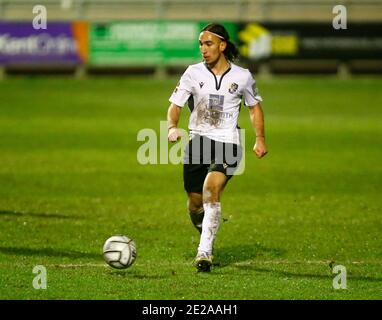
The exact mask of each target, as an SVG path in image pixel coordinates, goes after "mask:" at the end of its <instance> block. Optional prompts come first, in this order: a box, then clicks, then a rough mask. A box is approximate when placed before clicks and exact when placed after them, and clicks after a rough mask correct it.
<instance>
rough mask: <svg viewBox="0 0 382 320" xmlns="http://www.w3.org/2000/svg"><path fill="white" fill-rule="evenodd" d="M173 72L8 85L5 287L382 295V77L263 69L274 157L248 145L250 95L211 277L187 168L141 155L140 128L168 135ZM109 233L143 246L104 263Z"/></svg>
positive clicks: (0, 162)
mask: <svg viewBox="0 0 382 320" xmlns="http://www.w3.org/2000/svg"><path fill="white" fill-rule="evenodd" d="M177 81H178V79H177V78H170V79H167V80H165V81H159V80H155V79H151V78H141V77H136V78H94V79H87V80H74V79H71V78H10V79H7V80H5V81H2V82H0V299H193V300H194V299H381V298H382V240H381V230H382V222H381V208H382V206H381V204H382V200H381V199H382V197H381V195H382V165H381V163H382V145H381V143H382V90H381V88H382V79H379V78H356V79H350V80H338V79H334V78H324V77H322V78H309V77H304V78H292V77H288V78H275V79H269V80H266V79H264V80H261V79H259V80H258V86H259V89H260V92H261V93H262V95H263V98H264V103H263V108H264V111H265V116H266V137H267V145H268V149H269V154H268V155H267V156H266V157H265V158H264V159H261V160H258V159H257V158H256V157H255V156H254V155H253V154H252V153H251V149H252V146H253V143H254V134H253V132H252V130H251V128H250V122H249V117H248V112H247V110H245V109H244V108H242V111H241V116H240V125H241V127H242V128H245V129H246V130H247V134H246V168H245V172H244V174H243V175H241V176H237V177H234V178H233V179H232V180H231V181H230V182H229V184H228V186H227V188H226V190H225V192H224V194H223V197H222V208H223V218H224V222H222V224H221V228H220V230H219V233H218V237H217V240H216V242H215V256H216V258H217V261H218V265H217V266H215V267H214V269H213V271H212V272H211V273H207V274H198V273H196V272H195V270H194V268H193V266H192V260H193V258H194V255H195V253H196V251H195V250H196V247H197V244H198V233H197V231H196V230H195V229H194V228H193V226H192V225H191V223H190V221H189V218H188V213H187V210H186V196H185V193H184V191H183V186H182V167H181V165H173V164H168V165H164V164H158V165H140V164H138V162H137V149H138V148H139V147H140V146H141V145H142V142H139V141H137V133H138V131H139V130H140V129H143V128H152V129H154V130H155V131H156V132H158V133H159V122H160V121H161V120H165V119H166V112H167V107H168V105H169V103H168V97H169V95H170V94H171V92H172V90H173V88H174V87H175V85H176V83H177ZM188 114H189V113H188V110H186V109H185V110H183V112H182V120H181V126H182V127H183V128H185V127H186V123H187V119H188ZM113 234H126V235H128V236H130V237H132V238H134V239H135V241H136V243H137V247H138V257H137V260H136V262H135V263H134V264H133V266H132V267H131V268H129V269H126V270H122V271H118V270H114V269H112V268H110V267H108V266H106V265H105V263H104V262H103V258H102V246H103V243H104V241H105V239H107V238H108V237H109V236H111V235H113ZM36 265H43V266H45V267H46V270H47V289H46V290H43V289H40V290H36V289H34V287H33V285H32V282H33V279H34V277H35V276H36V274H34V273H33V272H32V270H33V268H34V266H36ZM336 265H343V266H345V267H346V271H347V278H346V286H347V288H346V289H339V290H335V289H334V288H333V279H334V277H335V276H336V274H334V273H333V272H332V269H331V266H332V267H333V266H336Z"/></svg>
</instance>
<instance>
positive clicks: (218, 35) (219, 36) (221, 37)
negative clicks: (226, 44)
mask: <svg viewBox="0 0 382 320" xmlns="http://www.w3.org/2000/svg"><path fill="white" fill-rule="evenodd" d="M203 32H209V33H212V34H213V35H215V36H217V37H218V38H220V39H222V40H224V41H227V40H226V39H225V38H224V37H223V36H221V35H220V34H217V33H215V32H212V31H208V30H204V31H203Z"/></svg>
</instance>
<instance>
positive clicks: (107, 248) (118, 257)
mask: <svg viewBox="0 0 382 320" xmlns="http://www.w3.org/2000/svg"><path fill="white" fill-rule="evenodd" d="M136 257H137V246H136V244H135V241H134V240H133V239H130V238H129V237H127V236H124V235H115V236H112V237H110V238H109V239H107V240H106V241H105V244H104V245H103V258H104V259H105V261H106V263H107V264H108V265H109V266H111V267H113V268H116V269H126V268H128V267H130V266H131V265H132V264H133V263H134V261H135V259H136Z"/></svg>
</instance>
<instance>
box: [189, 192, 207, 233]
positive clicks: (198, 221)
mask: <svg viewBox="0 0 382 320" xmlns="http://www.w3.org/2000/svg"><path fill="white" fill-rule="evenodd" d="M187 194H188V199H187V207H188V212H189V214H190V218H191V221H192V223H193V224H194V226H195V228H196V229H197V230H198V231H199V233H202V223H203V218H204V208H203V195H202V193H201V192H187Z"/></svg>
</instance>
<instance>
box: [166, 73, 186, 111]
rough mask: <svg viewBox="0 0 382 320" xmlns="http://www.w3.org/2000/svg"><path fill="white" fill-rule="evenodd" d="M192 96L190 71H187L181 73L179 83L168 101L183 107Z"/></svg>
mask: <svg viewBox="0 0 382 320" xmlns="http://www.w3.org/2000/svg"><path fill="white" fill-rule="evenodd" d="M191 94H192V81H191V75H190V70H189V68H187V70H186V71H185V72H184V73H183V75H182V77H181V78H180V81H179V83H178V84H177V86H176V88H175V90H174V92H173V93H172V95H171V97H170V99H169V101H170V102H171V103H174V104H176V105H177V106H179V107H183V106H184V105H185V103H186V102H187V100H188V98H189V97H190V95H191Z"/></svg>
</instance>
